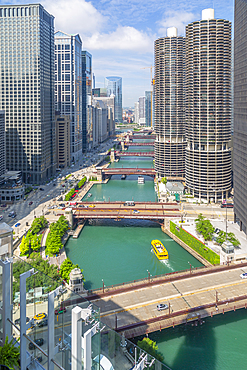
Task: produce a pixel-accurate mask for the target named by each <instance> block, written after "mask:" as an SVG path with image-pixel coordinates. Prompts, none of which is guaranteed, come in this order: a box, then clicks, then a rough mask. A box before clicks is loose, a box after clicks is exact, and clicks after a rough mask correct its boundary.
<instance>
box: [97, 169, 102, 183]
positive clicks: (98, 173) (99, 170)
mask: <svg viewBox="0 0 247 370" xmlns="http://www.w3.org/2000/svg"><path fill="white" fill-rule="evenodd" d="M97 180H98V181H103V174H102V168H99V169H97Z"/></svg>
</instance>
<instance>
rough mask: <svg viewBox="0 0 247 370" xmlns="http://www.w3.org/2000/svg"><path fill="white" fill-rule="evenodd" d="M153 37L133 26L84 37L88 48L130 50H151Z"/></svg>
mask: <svg viewBox="0 0 247 370" xmlns="http://www.w3.org/2000/svg"><path fill="white" fill-rule="evenodd" d="M153 40H154V38H153V37H151V36H149V35H148V34H146V33H145V32H142V31H138V30H137V29H135V28H134V27H129V26H128V27H118V28H117V29H116V31H114V32H111V33H99V32H95V33H94V34H93V35H92V36H91V37H87V38H85V47H86V48H87V49H89V50H95V49H97V50H110V49H111V50H131V51H136V52H153Z"/></svg>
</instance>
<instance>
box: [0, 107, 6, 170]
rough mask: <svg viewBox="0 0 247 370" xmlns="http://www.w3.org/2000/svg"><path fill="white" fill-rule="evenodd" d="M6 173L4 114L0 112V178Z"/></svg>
mask: <svg viewBox="0 0 247 370" xmlns="http://www.w3.org/2000/svg"><path fill="white" fill-rule="evenodd" d="M5 171H6V146H5V113H4V111H3V110H1V111H0V176H1V175H3V174H4V173H5Z"/></svg>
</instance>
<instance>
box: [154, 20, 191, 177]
mask: <svg viewBox="0 0 247 370" xmlns="http://www.w3.org/2000/svg"><path fill="white" fill-rule="evenodd" d="M184 73H185V39H184V37H181V36H179V37H178V36H177V29H176V28H175V27H171V28H168V30H167V37H162V38H160V39H158V40H156V41H155V132H156V141H155V146H154V149H155V170H156V172H157V174H158V176H159V177H165V176H172V177H174V178H176V177H184V176H185V147H186V139H185V114H184Z"/></svg>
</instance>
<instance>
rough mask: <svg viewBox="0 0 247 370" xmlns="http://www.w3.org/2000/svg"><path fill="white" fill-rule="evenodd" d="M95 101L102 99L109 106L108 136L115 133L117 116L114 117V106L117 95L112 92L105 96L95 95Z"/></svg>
mask: <svg viewBox="0 0 247 370" xmlns="http://www.w3.org/2000/svg"><path fill="white" fill-rule="evenodd" d="M93 100H94V102H96V101H99V100H100V101H102V102H104V103H105V104H106V106H107V136H108V137H110V136H114V135H115V117H114V107H115V96H114V95H113V94H112V95H111V96H109V97H105V96H99V97H98V96H95V95H94V96H93Z"/></svg>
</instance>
